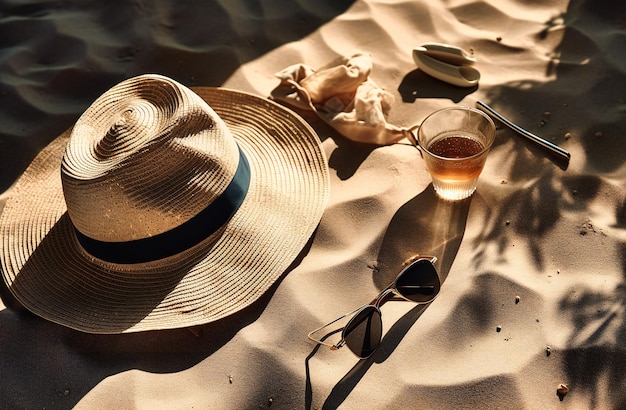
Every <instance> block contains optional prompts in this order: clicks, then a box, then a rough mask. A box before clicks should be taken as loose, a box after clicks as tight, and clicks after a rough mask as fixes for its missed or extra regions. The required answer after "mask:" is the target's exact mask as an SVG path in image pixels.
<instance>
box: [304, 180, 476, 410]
mask: <svg viewBox="0 0 626 410" xmlns="http://www.w3.org/2000/svg"><path fill="white" fill-rule="evenodd" d="M476 195H477V194H474V196H476ZM472 198H473V196H472V197H470V198H468V199H466V200H463V201H456V202H450V201H444V200H442V199H440V198H439V197H437V194H436V193H435V191H434V189H433V187H432V184H431V185H429V186H428V187H427V188H426V189H425V190H424V191H423V192H421V193H420V194H419V195H417V196H416V197H414V198H413V199H411V200H409V201H408V202H407V203H405V204H404V205H403V206H402V207H400V209H398V211H397V212H396V213H395V215H394V216H393V218H392V220H391V222H390V223H389V226H388V228H387V231H386V233H385V236H384V238H383V242H382V245H381V248H380V249H381V250H380V252H379V255H378V267H377V269H375V270H374V272H373V280H374V283H375V284H376V286H377V287H378V288H379V289H383V288H384V287H385V286H387V285H388V284H389V283H390V282H391V281H392V280H393V279H394V278H395V276H396V275H397V274H398V272H399V271H400V269H401V267H402V266H401V264H402V263H403V262H404V261H406V260H407V259H409V258H410V257H411V256H414V255H416V254H420V255H429V256H436V257H437V258H438V259H439V261H438V262H437V263H436V266H437V270H438V272H439V277H440V280H441V284H442V291H443V283H444V281H445V279H446V277H447V276H448V272H449V271H450V267H451V266H452V263H453V262H454V259H455V257H456V254H457V252H458V250H459V247H460V246H461V241H462V239H463V235H464V233H465V226H466V222H467V215H468V213H469V208H470V205H471V202H472ZM429 306H430V304H427V305H417V306H414V307H413V308H412V309H411V310H410V311H409V312H407V313H406V314H404V315H403V316H402V317H401V318H400V319H398V320H397V321H396V322H395V323H394V324H393V325H392V326H391V328H390V329H389V330H388V331H387V333H386V334H385V335H384V336H383V339H382V340H381V343H380V347H379V348H378V349H377V350H376V351H375V352H374V354H373V355H372V356H370V357H369V358H367V359H364V360H359V361H358V362H357V363H356V364H355V365H354V367H353V368H352V369H350V371H349V372H348V373H347V374H346V375H345V376H344V377H343V378H342V379H341V380H339V382H337V384H336V385H335V386H334V387H333V389H332V390H331V392H330V394H329V395H328V397H327V398H326V400H325V402H324V405H323V407H322V408H323V409H335V408H337V407H339V406H340V405H341V404H342V403H343V402H344V401H345V399H346V398H347V397H348V396H349V395H350V393H351V392H352V391H353V390H354V388H355V387H356V385H357V384H358V383H359V382H360V381H361V379H362V378H363V376H365V374H366V373H367V371H368V370H369V368H370V367H371V366H372V365H373V364H374V363H382V362H384V361H385V360H387V359H388V358H389V356H390V355H391V353H393V352H394V351H395V349H396V348H397V347H398V345H399V344H400V342H401V341H402V339H403V338H404V336H405V335H406V334H407V333H408V332H409V330H410V329H411V327H412V326H413V325H414V324H415V322H416V321H417V320H418V319H419V318H420V316H421V315H422V314H423V313H424V312H425V311H426V309H428V307H429ZM383 320H384V319H383ZM328 336H330V335H327V336H326V337H328ZM319 347H320V346H319V345H318V346H316V347H315V348H314V349H313V351H312V352H311V354H310V355H309V356H308V357H307V358H306V361H305V367H306V380H307V386H306V396H305V400H306V403H305V404H306V408H307V409H310V408H311V403H312V395H313V392H312V388H311V377H310V371H309V361H310V359H312V358H313V356H314V355H315V353H316V352H317V351H318V349H319Z"/></svg>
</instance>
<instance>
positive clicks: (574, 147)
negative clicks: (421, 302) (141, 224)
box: [0, 0, 626, 409]
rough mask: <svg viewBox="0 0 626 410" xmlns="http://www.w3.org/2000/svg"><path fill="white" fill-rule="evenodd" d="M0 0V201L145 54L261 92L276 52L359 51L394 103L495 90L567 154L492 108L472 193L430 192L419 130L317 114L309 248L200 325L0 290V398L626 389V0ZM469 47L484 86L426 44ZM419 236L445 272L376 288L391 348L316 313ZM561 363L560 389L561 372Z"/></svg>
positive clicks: (595, 394) (107, 399)
mask: <svg viewBox="0 0 626 410" xmlns="http://www.w3.org/2000/svg"><path fill="white" fill-rule="evenodd" d="M260 3H261V4H256V2H253V1H250V0H237V1H228V2H226V1H220V2H218V1H215V2H186V1H156V2H143V1H133V2H123V3H120V4H119V5H117V4H116V5H113V4H112V3H110V2H109V3H107V2H96V1H81V2H64V1H55V2H30V1H20V2H18V1H9V0H5V1H2V2H1V4H0V10H1V11H0V121H1V124H2V127H0V128H1V130H0V167H1V168H0V192H2V194H1V196H0V201H1V202H0V208H1V207H2V206H3V205H4V203H5V201H6V199H7V198H9V197H10V196H11V186H12V184H13V183H14V182H15V181H16V180H17V178H19V176H20V174H21V173H22V172H23V171H24V169H25V168H26V166H27V165H28V163H29V162H30V161H31V160H32V158H33V157H34V156H35V155H36V154H37V152H38V151H39V150H40V149H41V148H42V147H44V146H45V145H46V144H48V143H49V142H50V141H52V140H53V139H54V138H55V137H56V136H57V135H58V134H59V133H60V132H62V131H63V130H65V129H67V128H69V127H71V126H72V124H73V123H74V122H75V120H76V119H77V118H78V116H79V115H80V114H81V113H82V111H83V110H84V109H85V108H86V107H87V106H88V105H89V104H90V103H91V102H92V101H93V100H94V99H95V98H96V97H97V96H99V95H100V94H101V93H102V92H104V91H105V90H106V89H108V88H109V87H111V86H112V85H114V84H115V83H117V82H119V81H121V80H123V79H125V78H128V77H131V76H134V75H138V74H141V73H146V72H152V73H159V74H164V75H167V76H170V77H172V78H174V79H176V80H178V81H180V82H182V83H184V84H186V85H188V86H192V87H193V86H224V87H229V88H233V89H238V90H243V91H248V92H252V93H255V94H257V95H260V96H263V97H269V96H270V95H271V92H272V90H273V89H274V88H275V87H277V85H278V80H277V79H276V77H274V73H276V72H277V71H279V70H281V69H283V68H285V67H287V66H289V65H292V64H297V63H303V64H307V65H309V66H311V67H322V66H324V65H325V64H327V63H329V62H330V61H332V60H334V59H336V58H337V57H339V56H343V55H350V54H352V53H354V52H357V51H363V52H367V53H369V54H370V55H371V56H372V60H373V62H374V68H373V71H372V74H371V77H372V79H373V80H375V81H376V83H377V84H378V85H379V86H381V87H382V88H384V89H385V90H387V91H388V92H390V93H391V94H393V96H394V98H395V101H394V103H393V106H392V109H391V112H390V114H389V117H388V121H389V122H390V123H393V124H395V125H397V126H400V127H409V126H411V125H414V124H417V123H419V122H420V121H421V120H422V119H423V118H424V117H425V116H426V115H428V114H429V113H431V112H433V111H434V110H436V109H438V108H442V107H448V106H453V105H469V106H473V105H474V104H475V103H476V101H478V100H482V101H484V102H486V103H488V104H490V105H491V106H492V107H494V108H495V109H496V110H498V111H500V112H501V113H502V114H504V115H505V116H507V117H508V118H509V119H511V120H513V121H514V122H516V123H518V124H519V125H521V126H523V127H525V128H527V129H528V130H529V131H531V132H533V133H535V134H537V135H540V136H542V137H544V138H546V139H548V140H550V141H552V142H554V143H556V144H558V145H560V146H562V147H564V148H565V149H567V150H568V151H569V152H571V154H572V158H571V161H570V163H569V164H568V166H567V167H564V166H563V164H559V163H557V162H555V161H554V160H552V159H551V157H550V155H549V154H547V153H546V152H545V151H543V150H541V149H538V148H537V147H536V146H534V145H533V144H531V143H529V142H527V141H525V140H524V139H523V138H521V137H520V136H518V135H516V134H515V133H513V132H512V131H510V130H508V129H506V128H503V127H499V129H498V132H497V137H496V142H495V144H494V147H493V149H492V152H491V154H490V157H489V159H488V161H487V164H486V166H485V169H484V171H483V174H482V175H481V178H480V181H479V185H478V189H477V192H476V193H475V194H474V195H473V197H472V198H471V200H467V201H462V202H457V203H450V202H444V201H442V200H440V199H438V198H437V196H436V195H435V193H434V191H433V188H432V185H431V183H430V177H429V175H428V172H427V171H426V169H425V166H424V163H423V161H422V160H421V159H420V157H419V153H418V151H417V150H416V149H415V148H413V147H411V146H410V144H409V143H408V141H406V140H404V141H401V142H400V143H399V144H394V145H391V146H383V147H375V146H367V145H361V144H358V143H355V142H352V141H350V140H349V139H348V138H345V137H344V136H341V135H339V134H338V133H336V132H334V130H333V129H332V128H331V127H329V126H328V125H326V124H324V123H323V122H322V121H320V120H319V119H318V118H317V117H316V116H315V115H311V113H306V112H300V113H301V114H302V115H303V116H304V118H305V119H306V120H307V121H309V122H310V124H311V125H312V126H313V127H314V129H315V130H316V131H317V132H318V134H319V136H320V139H321V140H322V145H323V149H324V150H325V152H326V154H327V157H328V163H329V167H330V171H331V196H330V202H329V204H328V206H327V209H326V212H325V214H324V216H323V218H322V220H321V222H320V225H319V228H318V230H317V231H316V233H315V235H314V237H313V239H312V242H311V245H310V248H308V249H306V250H305V251H304V253H303V255H302V260H301V262H300V263H299V264H298V265H297V266H296V267H295V268H294V269H293V270H292V271H290V272H289V273H287V274H286V275H284V276H283V278H282V279H281V280H280V281H279V282H278V283H277V284H276V285H275V286H274V287H273V288H272V289H271V290H270V292H268V293H267V294H266V295H265V296H264V297H263V298H262V299H260V300H259V301H258V302H257V303H255V304H254V305H253V306H252V307H250V308H248V309H246V310H244V311H242V312H240V313H238V314H236V315H234V316H232V317H230V318H227V319H225V320H222V321H219V322H216V323H212V324H207V325H205V326H201V327H199V328H196V329H193V330H194V332H191V331H189V330H188V329H178V330H168V331H159V332H147V333H137V334H130V335H107V336H103V335H90V334H84V333H79V332H76V331H73V330H70V329H67V328H64V327H62V326H59V325H55V324H52V323H49V322H47V321H44V320H43V319H40V318H38V317H35V316H33V315H31V314H29V313H27V312H24V311H22V310H20V309H19V307H18V306H15V304H14V302H12V300H11V298H10V297H8V296H7V292H6V289H4V290H3V293H2V295H3V302H4V305H2V306H0V308H2V309H1V310H0V329H1V332H0V377H1V379H2V382H1V383H0V407H1V408H11V409H14V408H29V409H36V408H55V409H65V408H77V409H91V408H146V409H147V408H150V409H154V408H167V409H174V408H176V409H178V408H180V409H191V408H196V409H197V408H216V409H222V408H223V409H239V408H241V409H244V408H246V409H247V408H279V409H295V408H303V407H304V408H311V409H314V408H316V409H321V408H337V407H340V408H345V409H362V408H386V409H392V408H428V409H430V408H432V409H444V408H445V409H450V408H516V409H519V408H528V409H562V408H567V409H587V408H596V409H608V408H613V409H615V408H624V407H626V372H625V370H624V369H626V349H625V348H624V346H625V345H626V283H625V280H626V165H624V159H625V156H624V155H625V153H626V141H625V139H624V136H625V135H626V105H625V104H624V100H625V99H626V69H625V68H624V67H626V54H625V53H624V51H623V50H624V49H625V46H626V44H625V41H626V6H624V5H623V3H622V2H617V1H615V2H609V1H604V2H601V1H595V0H572V1H569V2H568V1H566V0H550V1H537V0H504V1H497V2H496V1H488V0H484V1H483V0H454V1H443V0H440V1H374V0H369V1H354V2H350V1H337V0H328V1H320V0H318V1H307V0H298V1H293V2H281V1H264V2H260ZM428 41H438V42H446V43H450V44H454V45H457V46H460V47H463V48H464V49H466V50H472V52H473V54H474V56H475V57H476V58H477V60H478V63H477V67H478V68H479V70H480V72H481V74H482V77H481V81H480V85H479V87H478V88H473V89H463V88H458V87H454V86H450V85H447V84H445V83H442V82H440V81H438V80H435V79H433V78H431V77H428V76H427V75H426V74H424V73H423V72H421V71H419V70H418V69H417V68H416V66H415V65H414V63H413V60H412V58H411V49H412V48H413V47H415V46H417V45H419V44H421V43H423V42H428ZM415 253H420V254H430V255H435V256H437V257H438V258H439V261H438V262H437V268H438V269H439V272H440V274H441V278H442V280H443V281H444V282H443V285H442V289H441V293H440V295H439V297H438V298H437V299H436V300H435V301H434V302H433V303H432V304H431V305H429V306H426V307H424V306H416V305H414V304H411V303H406V302H390V303H387V304H386V305H385V306H384V307H383V324H384V332H385V333H384V336H383V341H382V344H381V347H380V348H379V350H378V351H377V352H376V353H375V354H374V355H373V356H372V357H371V358H369V359H367V360H358V358H356V357H355V356H354V355H352V353H351V352H350V351H349V350H348V349H345V348H344V349H340V350H337V351H329V350H328V349H326V348H320V349H318V348H316V347H315V346H314V345H313V344H312V343H310V342H308V340H307V337H306V335H307V333H308V332H309V331H310V330H312V329H315V328H316V327H318V326H320V325H322V324H324V323H326V322H329V321H330V320H332V319H334V318H335V317H337V316H339V315H341V314H343V313H345V312H348V311H350V310H352V309H353V308H355V307H357V306H359V305H361V304H363V303H366V302H368V301H369V300H371V298H372V297H373V296H374V295H376V294H377V293H378V291H379V290H380V289H381V288H382V287H384V286H385V285H386V284H387V283H388V282H389V281H390V280H391V279H392V278H393V277H395V275H396V273H397V272H398V271H399V269H400V267H401V264H402V262H403V261H404V260H405V259H406V258H408V257H410V256H411V255H413V254H415ZM560 384H566V385H567V386H568V388H569V392H568V393H567V394H566V395H565V396H564V397H559V396H558V395H557V388H558V387H559V385H560Z"/></svg>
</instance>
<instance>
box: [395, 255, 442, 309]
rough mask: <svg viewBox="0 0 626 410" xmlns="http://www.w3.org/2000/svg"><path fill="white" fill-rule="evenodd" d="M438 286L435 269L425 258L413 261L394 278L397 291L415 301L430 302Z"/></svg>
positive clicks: (439, 284)
mask: <svg viewBox="0 0 626 410" xmlns="http://www.w3.org/2000/svg"><path fill="white" fill-rule="evenodd" d="M440 286H441V283H440V282H439V275H438V274H437V270H436V269H435V267H434V266H433V264H432V263H431V262H430V261H429V260H426V259H419V260H417V261H415V262H413V263H412V264H410V265H409V266H407V267H406V268H405V269H404V271H402V273H401V274H400V275H399V276H398V278H397V279H396V289H397V290H398V292H399V293H400V294H401V295H402V296H403V297H405V298H407V299H409V300H412V301H413V302H417V303H428V302H431V301H432V300H433V299H435V297H436V296H437V294H438V293H439V288H440Z"/></svg>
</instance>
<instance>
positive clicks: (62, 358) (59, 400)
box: [0, 234, 315, 409]
mask: <svg viewBox="0 0 626 410" xmlns="http://www.w3.org/2000/svg"><path fill="white" fill-rule="evenodd" d="M314 237H315V234H313V235H312V237H311V239H310V240H309V241H308V242H307V244H306V246H305V247H304V248H303V250H302V251H301V252H300V254H299V255H298V257H297V258H296V259H295V260H294V262H293V263H292V264H291V265H290V266H289V268H288V269H287V270H286V271H285V272H284V273H283V275H281V276H280V277H279V278H278V279H277V280H276V282H274V284H272V286H271V287H270V288H269V290H268V291H266V292H265V293H264V294H263V295H261V296H260V297H259V298H258V299H257V300H256V301H255V302H253V303H252V304H250V305H249V306H247V307H245V308H243V309H241V310H239V311H238V312H236V313H234V314H231V315H229V316H228V317H225V318H222V319H219V320H216V321H213V322H210V323H207V324H204V325H199V326H195V327H192V328H178V329H164V330H154V331H145V332H135V333H123V334H90V333H84V332H80V331H77V330H73V329H70V328H67V327H64V326H61V325H58V324H56V323H53V322H50V321H47V320H44V319H42V318H40V317H38V316H36V315H34V314H32V313H30V312H29V311H28V310H26V309H25V308H24V307H22V306H21V305H19V302H17V301H16V300H15V299H14V298H13V296H12V295H11V294H10V292H9V290H8V289H7V287H6V285H5V283H4V282H3V281H0V295H1V296H2V299H3V301H4V302H5V304H6V305H7V306H9V307H11V309H4V310H0V327H1V328H2V332H1V333H0V359H1V360H0V374H7V375H9V374H10V375H12V377H11V378H7V379H5V380H3V383H2V385H1V386H0V397H11V398H12V400H13V403H21V404H22V405H23V406H24V407H25V408H46V407H49V406H50V405H51V404H53V405H54V407H56V408H67V409H69V408H73V407H74V406H75V405H76V404H78V402H79V401H80V400H81V399H82V398H83V397H84V396H86V395H87V394H88V393H89V392H90V391H91V390H92V389H93V388H94V387H95V386H97V385H98V384H99V383H100V382H102V381H103V380H105V379H106V378H107V377H109V376H113V375H116V374H120V373H123V372H125V371H128V370H133V369H137V370H141V371H146V372H150V373H175V372H180V371H183V370H186V369H189V368H191V367H193V366H195V365H197V364H198V363H200V362H201V361H203V360H205V359H206V358H208V357H209V356H211V355H212V354H213V353H215V352H216V351H217V350H219V349H220V348H222V347H223V346H224V345H226V344H227V343H228V342H229V341H230V340H231V339H232V338H233V337H234V336H235V335H236V334H237V333H238V332H239V331H240V330H241V329H243V328H244V327H246V326H248V325H249V324H251V323H253V322H254V321H256V320H257V319H258V318H259V316H260V315H261V313H262V312H263V311H264V309H265V306H266V305H267V304H268V303H269V301H270V299H271V298H272V295H273V294H274V292H275V291H276V289H277V287H278V286H279V285H280V283H281V282H282V280H283V279H284V278H285V276H286V275H287V274H288V273H289V272H290V271H291V270H293V269H294V268H295V267H296V266H298V265H299V264H300V262H301V261H302V259H303V258H304V256H305V255H306V254H307V253H308V251H309V249H310V247H311V244H312V241H313V238H314ZM35 253H36V252H35ZM35 253H34V254H33V257H35V256H34V255H35ZM24 279H26V278H24ZM155 302H156V301H155ZM138 319H139V318H138ZM24 341H28V343H24ZM77 369H82V370H80V371H77ZM35 391H36V392H37V394H33V392H35Z"/></svg>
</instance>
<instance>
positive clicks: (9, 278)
mask: <svg viewBox="0 0 626 410" xmlns="http://www.w3.org/2000/svg"><path fill="white" fill-rule="evenodd" d="M194 91H195V93H194V92H193V91H191V90H189V89H188V88H186V87H185V86H183V85H181V84H179V83H177V82H175V81H173V80H171V79H169V78H166V77H163V76H158V75H143V76H139V77H135V78H131V79H129V80H126V81H124V82H122V83H120V84H118V85H116V86H114V87H113V88H112V89H110V90H109V91H107V92H106V93H105V94H103V95H102V96H101V97H100V98H98V99H97V100H96V101H95V102H94V103H93V104H92V105H91V106H90V107H89V108H88V109H87V110H86V111H85V113H84V114H83V115H82V116H81V117H80V119H79V120H78V122H77V123H76V125H75V126H74V127H73V129H72V130H68V131H66V132H65V133H64V134H62V135H61V136H59V137H58V138H57V139H55V140H54V141H53V142H52V143H51V144H50V145H48V146H47V147H46V148H44V149H43V150H42V151H41V153H40V154H39V155H38V156H37V157H36V158H35V159H34V161H33V162H32V164H31V165H30V166H29V167H28V169H27V170H26V171H25V172H24V174H23V175H22V177H20V179H19V180H18V181H17V183H16V185H15V186H14V188H13V190H12V196H11V198H9V199H8V200H7V202H6V205H5V207H4V210H3V213H2V216H0V258H1V260H2V276H3V279H4V281H5V283H6V285H7V287H8V288H9V290H10V291H11V293H12V294H13V295H14V296H15V298H16V299H17V300H18V301H19V302H20V303H21V304H22V305H24V307H26V308H27V309H29V310H30V311H32V312H33V313H35V314H37V315H39V316H41V317H43V318H46V319H48V320H50V321H53V322H56V323H59V324H62V325H65V326H68V327H71V328H74V329H77V330H81V331H85V332H90V333H124V332H136V331H144V330H155V329H167V328H177V327H186V326H192V325H199V324H203V323H207V322H211V321H214V320H217V319H220V318H223V317H225V316H227V315H230V314H232V313H234V312H237V311H238V310H240V309H242V308H244V307H246V306H248V305H250V304H251V303H252V302H254V301H255V300H257V299H258V298H259V297H260V296H261V295H262V294H263V293H264V292H266V291H267V290H268V289H269V288H270V286H271V285H272V284H273V283H274V282H275V281H276V280H277V279H278V278H279V277H280V276H281V274H283V273H284V272H285V271H286V269H287V268H288V267H289V265H290V264H291V263H292V262H293V261H294V259H295V258H296V257H297V256H298V254H299V253H300V252H301V251H302V249H303V248H304V246H305V245H306V243H307V242H308V240H309V239H310V237H311V235H312V233H313V231H314V230H315V229H316V227H317V225H318V224H319V221H320V218H321V216H322V213H323V210H324V207H325V205H326V202H327V198H328V192H329V182H328V168H327V165H326V159H325V157H324V154H323V151H322V150H321V149H320V145H319V139H318V138H317V135H316V134H315V132H314V131H313V130H312V129H311V128H310V127H309V126H308V125H307V124H306V123H305V122H303V121H302V120H301V119H300V118H299V117H297V116H296V115H295V114H293V113H292V112H291V111H289V110H287V109H285V108H283V107H281V106H279V105H277V104H275V103H273V102H271V101H268V100H266V99H262V98H259V97H256V96H253V95H251V94H246V93H241V92H237V91H232V90H226V89H219V88H197V89H194ZM209 105H210V106H209ZM59 168H60V172H59Z"/></svg>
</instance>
